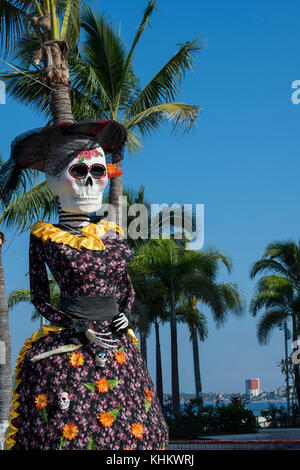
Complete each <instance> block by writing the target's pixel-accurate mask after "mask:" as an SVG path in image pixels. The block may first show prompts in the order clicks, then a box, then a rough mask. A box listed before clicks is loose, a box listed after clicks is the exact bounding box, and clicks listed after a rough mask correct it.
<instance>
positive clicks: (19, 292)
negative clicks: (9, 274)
mask: <svg viewBox="0 0 300 470" xmlns="http://www.w3.org/2000/svg"><path fill="white" fill-rule="evenodd" d="M21 302H27V303H30V289H26V288H25V287H24V288H20V289H15V290H13V291H12V292H11V293H10V294H9V296H8V298H7V304H8V308H9V309H12V308H14V307H15V306H16V305H19V304H20V303H21Z"/></svg>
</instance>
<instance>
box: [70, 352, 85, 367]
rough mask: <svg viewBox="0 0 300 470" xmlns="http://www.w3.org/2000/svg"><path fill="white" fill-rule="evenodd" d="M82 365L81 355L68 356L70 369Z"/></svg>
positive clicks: (79, 353)
mask: <svg viewBox="0 0 300 470" xmlns="http://www.w3.org/2000/svg"><path fill="white" fill-rule="evenodd" d="M83 363H84V359H83V354H82V353H81V352H73V353H72V354H71V355H70V365H71V366H72V367H78V366H82V364H83Z"/></svg>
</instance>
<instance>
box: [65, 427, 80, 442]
mask: <svg viewBox="0 0 300 470" xmlns="http://www.w3.org/2000/svg"><path fill="white" fill-rule="evenodd" d="M62 433H63V436H64V437H65V438H66V439H68V440H69V441H72V439H75V437H76V436H77V434H78V427H77V426H76V425H75V424H73V423H68V424H66V425H65V426H64V428H63V432H62Z"/></svg>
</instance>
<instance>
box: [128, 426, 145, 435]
mask: <svg viewBox="0 0 300 470" xmlns="http://www.w3.org/2000/svg"><path fill="white" fill-rule="evenodd" d="M144 432H145V429H144V427H143V425H142V424H141V423H134V424H133V425H132V426H131V434H133V436H134V437H136V438H137V439H141V438H142V437H143V434H144Z"/></svg>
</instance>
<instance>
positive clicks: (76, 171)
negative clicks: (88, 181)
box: [69, 163, 88, 178]
mask: <svg viewBox="0 0 300 470" xmlns="http://www.w3.org/2000/svg"><path fill="white" fill-rule="evenodd" d="M69 173H70V175H71V176H73V177H74V178H85V177H86V175H87V174H88V167H87V166H86V165H83V164H82V163H79V164H75V165H73V166H71V168H70V169H69Z"/></svg>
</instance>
